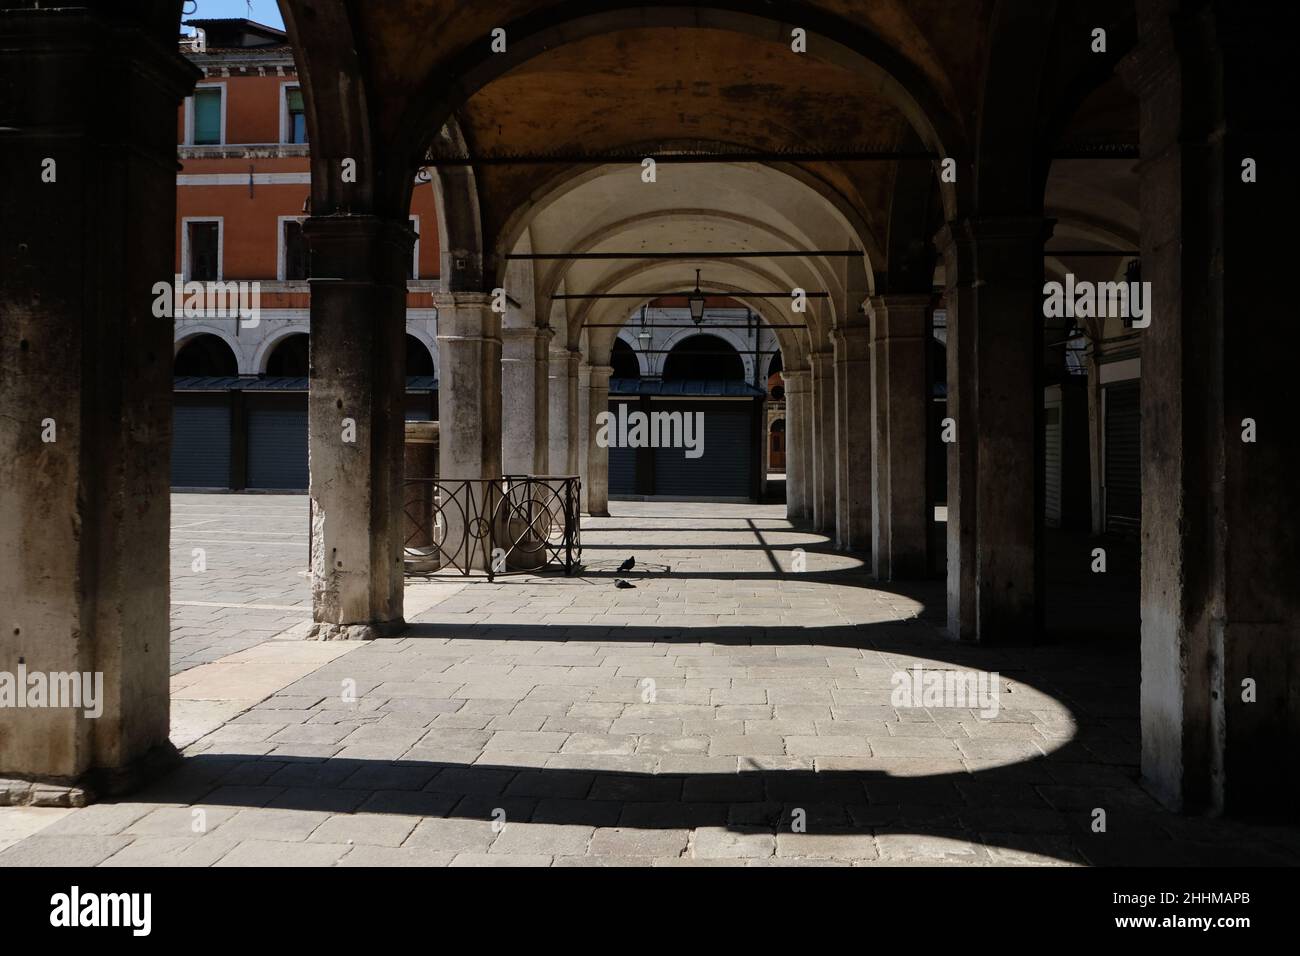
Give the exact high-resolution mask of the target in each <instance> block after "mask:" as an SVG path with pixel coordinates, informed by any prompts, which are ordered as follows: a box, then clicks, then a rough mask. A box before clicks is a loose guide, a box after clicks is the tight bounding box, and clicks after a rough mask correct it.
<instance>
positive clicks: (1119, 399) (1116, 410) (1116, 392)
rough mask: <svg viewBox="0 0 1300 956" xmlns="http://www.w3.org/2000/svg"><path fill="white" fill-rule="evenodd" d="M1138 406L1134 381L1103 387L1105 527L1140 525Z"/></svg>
mask: <svg viewBox="0 0 1300 956" xmlns="http://www.w3.org/2000/svg"><path fill="white" fill-rule="evenodd" d="M1141 421H1142V417H1141V407H1140V405H1139V402H1138V385H1137V383H1136V382H1132V383H1125V384H1123V385H1109V386H1107V387H1106V488H1105V490H1106V530H1107V531H1108V532H1112V533H1126V534H1135V533H1137V532H1138V531H1139V530H1140V529H1141V525H1142V442H1141V434H1142V433H1141Z"/></svg>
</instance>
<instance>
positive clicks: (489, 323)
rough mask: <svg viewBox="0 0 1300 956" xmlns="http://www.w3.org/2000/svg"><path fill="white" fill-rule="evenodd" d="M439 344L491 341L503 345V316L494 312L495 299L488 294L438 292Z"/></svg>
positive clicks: (435, 294) (436, 299)
mask: <svg viewBox="0 0 1300 956" xmlns="http://www.w3.org/2000/svg"><path fill="white" fill-rule="evenodd" d="M433 303H434V307H435V308H436V309H437V310H438V341H439V342H444V341H447V340H449V339H468V340H476V339H477V340H487V341H490V342H495V343H497V344H500V343H501V331H502V330H501V315H500V314H499V313H497V312H494V311H492V297H491V296H490V295H488V294H487V293H486V292H436V293H434V296H433Z"/></svg>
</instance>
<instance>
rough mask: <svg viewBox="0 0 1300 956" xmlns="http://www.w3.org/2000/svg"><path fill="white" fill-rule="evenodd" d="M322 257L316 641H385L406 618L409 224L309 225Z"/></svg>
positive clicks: (312, 421) (313, 394)
mask: <svg viewBox="0 0 1300 956" xmlns="http://www.w3.org/2000/svg"><path fill="white" fill-rule="evenodd" d="M304 235H305V236H306V238H307V241H308V243H309V244H310V249H311V284H312V294H311V371H310V376H311V377H310V385H311V388H310V390H309V393H308V399H307V408H308V441H309V443H310V448H311V456H310V459H311V461H310V467H311V504H312V541H311V571H312V577H311V584H312V615H313V618H314V620H315V622H316V624H315V627H314V628H313V634H314V636H316V637H318V638H322V639H326V640H335V639H361V638H370V637H375V636H377V635H378V634H382V633H386V632H390V631H392V630H394V629H396V628H399V627H400V626H401V625H402V623H403V621H402V584H403V577H402V571H403V566H402V543H403V539H404V537H405V535H404V520H403V517H402V501H403V487H402V478H403V448H404V442H405V438H404V434H405V432H404V421H405V417H406V416H405V402H406V390H405V382H406V379H405V375H406V361H405V355H406V338H405V335H406V265H405V264H406V263H408V262H410V257H411V246H412V243H413V242H414V241H415V236H414V234H413V233H412V232H411V230H410V227H409V225H408V224H407V223H406V222H404V221H400V220H384V219H379V218H377V217H373V216H328V217H319V218H317V217H313V218H311V219H308V220H307V222H306V225H305V226H304Z"/></svg>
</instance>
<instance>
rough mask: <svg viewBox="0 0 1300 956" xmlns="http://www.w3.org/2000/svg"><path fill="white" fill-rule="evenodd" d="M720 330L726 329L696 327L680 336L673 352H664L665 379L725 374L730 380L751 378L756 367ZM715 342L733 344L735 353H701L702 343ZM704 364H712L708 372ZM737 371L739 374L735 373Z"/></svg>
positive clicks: (743, 380)
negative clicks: (753, 368) (748, 362)
mask: <svg viewBox="0 0 1300 956" xmlns="http://www.w3.org/2000/svg"><path fill="white" fill-rule="evenodd" d="M720 331H725V330H721V329H716V330H707V331H706V330H704V329H692V330H690V331H689V332H688V333H687V334H685V335H680V336H678V337H677V339H676V341H675V342H674V343H673V345H672V347H671V348H670V349H668V353H669V354H667V355H665V356H664V364H663V370H662V372H661V373H660V374H661V375H662V376H663V378H664V381H671V380H680V379H703V378H710V377H715V376H716V377H723V378H725V379H727V380H729V381H742V382H748V381H750V377H751V375H752V371H751V368H750V366H749V365H748V364H747V363H746V362H745V357H744V356H743V355H741V354H740V351H739V350H738V349H737V348H736V347H735V344H734V343H733V342H732V341H731V340H730V339H729V337H725V336H722V335H719V334H718V332H720ZM715 342H716V343H718V344H720V345H725V346H729V347H730V348H731V352H732V353H733V354H731V355H721V356H719V355H708V356H707V357H704V356H700V355H698V354H697V352H698V351H700V350H701V347H709V346H712V345H713V344H714V343H715ZM665 344H666V343H665ZM701 358H703V361H699V360H698V359H701ZM733 358H734V361H733ZM704 366H708V367H709V368H708V374H705V373H704V371H703V367H704ZM670 371H671V372H672V373H673V374H672V375H670V374H669V373H670ZM737 372H738V373H739V375H737V374H735V373H737Z"/></svg>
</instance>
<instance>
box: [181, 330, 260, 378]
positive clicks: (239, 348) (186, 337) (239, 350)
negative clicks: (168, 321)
mask: <svg viewBox="0 0 1300 956" xmlns="http://www.w3.org/2000/svg"><path fill="white" fill-rule="evenodd" d="M200 335H212V336H215V337H217V338H219V339H221V341H223V342H225V343H226V346H227V347H228V348H229V349H230V351H231V354H232V355H234V356H235V363H236V365H237V366H238V368H239V371H240V374H244V373H245V372H246V371H247V367H246V364H245V362H246V353H245V350H244V347H243V344H242V343H241V342H240V341H239V339H238V338H236V337H235V336H234V335H233V334H232V333H231V332H229V331H227V330H226V329H223V328H220V327H219V326H216V325H180V326H177V327H176V338H175V341H174V342H173V344H172V357H173V358H175V357H176V356H177V355H179V354H180V351H181V349H182V348H184V347H185V346H186V345H187V344H189V342H190V341H191V340H193V339H195V338H198V337H199V336H200Z"/></svg>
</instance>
